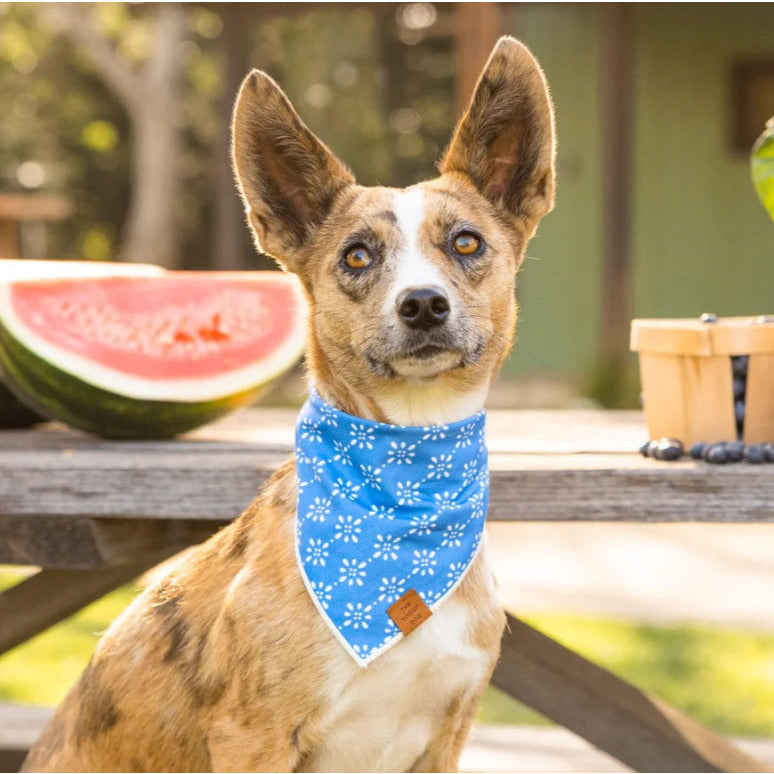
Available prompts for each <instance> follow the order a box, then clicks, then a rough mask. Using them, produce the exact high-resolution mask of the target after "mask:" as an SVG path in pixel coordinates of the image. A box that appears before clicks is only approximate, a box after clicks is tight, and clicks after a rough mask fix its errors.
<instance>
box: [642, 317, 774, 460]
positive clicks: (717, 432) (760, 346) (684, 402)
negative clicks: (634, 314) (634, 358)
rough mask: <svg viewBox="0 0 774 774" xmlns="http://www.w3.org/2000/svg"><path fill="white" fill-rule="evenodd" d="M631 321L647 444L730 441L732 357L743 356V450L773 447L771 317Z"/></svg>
mask: <svg viewBox="0 0 774 774" xmlns="http://www.w3.org/2000/svg"><path fill="white" fill-rule="evenodd" d="M716 319H717V321H716V322H702V321H701V320H698V319H676V320H633V321H632V330H631V349H632V351H634V352H637V353H638V354H639V360H640V378H641V380H642V400H643V409H644V411H645V422H646V424H647V426H648V433H649V436H650V438H662V437H666V438H677V439H679V440H681V441H682V442H683V444H685V445H686V446H688V445H691V444H694V443H696V442H697V441H707V442H709V443H711V442H715V441H735V440H737V423H736V419H735V415H734V391H733V377H732V369H731V364H732V361H731V358H732V357H733V356H738V355H749V363H748V366H747V384H746V393H745V398H744V400H745V417H744V435H743V438H742V440H744V442H745V443H746V444H754V443H763V442H765V441H774V317H768V316H765V317H764V316H761V317H725V318H716Z"/></svg>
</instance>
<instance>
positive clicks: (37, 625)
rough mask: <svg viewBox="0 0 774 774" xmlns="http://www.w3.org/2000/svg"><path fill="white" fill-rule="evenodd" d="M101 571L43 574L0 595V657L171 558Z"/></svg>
mask: <svg viewBox="0 0 774 774" xmlns="http://www.w3.org/2000/svg"><path fill="white" fill-rule="evenodd" d="M171 553H172V552H171V551H160V552H156V553H154V554H149V555H147V556H146V557H145V558H144V559H139V560H136V561H134V562H131V563H128V564H121V565H116V566H115V567H109V568H106V569H101V570H41V571H40V572H38V573H36V574H35V575H32V576H30V577H29V578H27V579H26V580H23V581H22V582H21V583H19V584H18V585H16V586H13V587H11V588H9V589H6V590H5V591H4V592H3V593H2V594H0V654H2V653H5V651H7V650H10V649H11V648H14V647H16V646H17V645H19V644H21V643H22V642H24V641H26V640H28V639H30V638H31V637H34V636H35V635H36V634H39V633H40V632H42V631H43V630H44V629H47V628H48V627H49V626H53V625H54V624H55V623H57V622H59V621H61V620H62V619H64V618H67V616H69V615H72V614H73V613H75V612H76V611H77V610H80V609H81V608H82V607H85V606H86V605H88V604H89V603H91V602H93V601H94V600H95V599H99V598H100V597H101V596H103V595H105V594H107V593H108V592H110V591H112V590H113V589H115V588H118V586H120V585H122V584H124V583H127V582H128V581H130V580H132V579H133V578H136V577H137V576H138V575H141V574H142V573H143V572H145V571H146V570H148V569H149V568H150V567H153V566H154V565H156V564H158V563H159V562H161V561H163V560H164V559H166V558H167V557H168V556H170V555H171Z"/></svg>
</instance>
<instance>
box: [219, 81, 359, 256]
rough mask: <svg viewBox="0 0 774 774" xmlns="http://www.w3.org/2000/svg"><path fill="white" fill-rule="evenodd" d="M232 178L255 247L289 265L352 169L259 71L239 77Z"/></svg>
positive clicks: (347, 182)
mask: <svg viewBox="0 0 774 774" xmlns="http://www.w3.org/2000/svg"><path fill="white" fill-rule="evenodd" d="M232 155H233V162H234V170H235V173H236V178H237V185H238V186H239V191H240V193H241V194H242V199H243V201H244V204H245V210H246V212H247V218H248V221H249V223H250V226H251V227H252V229H253V233H254V234H255V241H256V245H257V247H258V249H259V250H262V251H263V252H265V253H268V254H269V255H271V256H272V257H273V258H275V259H276V260H277V261H279V262H280V263H281V264H283V265H284V266H285V267H286V268H287V269H289V270H291V271H298V270H299V268H300V267H299V266H298V265H297V263H296V260H295V257H296V255H297V253H298V252H299V251H300V250H301V249H302V248H303V247H304V245H305V244H306V242H307V241H308V240H309V238H310V237H311V235H312V234H313V232H314V230H315V229H316V228H317V227H318V226H319V225H320V224H321V223H322V221H323V220H324V219H325V216H326V215H327V214H328V212H329V211H330V208H331V205H332V203H333V200H334V198H335V197H336V194H338V193H339V192H340V191H341V190H342V189H343V188H345V187H346V186H348V185H352V184H354V182H355V179H354V177H353V176H352V173H351V172H350V171H349V170H348V169H347V167H346V166H344V164H342V163H341V162H340V161H339V160H338V159H337V158H336V156H334V155H333V153H332V152H331V151H330V150H329V149H328V148H327V147H326V146H325V145H324V144H323V143H322V142H321V141H320V140H318V139H317V137H315V135H314V134H313V133H312V132H311V131H310V129H309V128H308V127H307V126H306V124H304V122H303V121H302V120H301V118H300V117H299V115H298V113H296V111H295V110H294V108H293V106H292V105H291V104H290V100H289V99H288V98H287V97H286V96H285V94H284V93H283V91H282V89H280V87H279V86H278V85H277V84H276V83H275V82H274V81H273V80H272V79H271V78H270V77H269V76H268V75H266V73H263V72H261V71H260V70H253V71H252V72H251V73H250V74H249V75H248V76H247V77H246V78H245V80H244V82H243V83H242V87H241V88H240V90H239V96H238V97H237V101H236V107H235V108H234V120H233V124H232Z"/></svg>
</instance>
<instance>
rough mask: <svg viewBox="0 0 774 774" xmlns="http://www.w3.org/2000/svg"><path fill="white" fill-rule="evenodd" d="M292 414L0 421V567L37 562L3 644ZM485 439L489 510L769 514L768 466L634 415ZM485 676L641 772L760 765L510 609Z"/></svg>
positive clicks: (550, 424)
mask: <svg viewBox="0 0 774 774" xmlns="http://www.w3.org/2000/svg"><path fill="white" fill-rule="evenodd" d="M294 422H295V411H278V410H266V409H248V410H245V411H241V412H237V413H236V414H233V415H232V416H230V417H228V418H227V419H225V420H223V421H222V422H219V423H216V424H213V425H210V426H208V427H206V428H202V429H201V430H199V431H197V432H194V433H190V434H188V435H187V436H185V437H184V438H182V439H179V440H174V441H157V442H114V441H100V440H98V439H94V438H91V437H88V436H86V435H83V434H81V433H77V432H75V431H71V430H68V429H66V428H63V427H61V426H59V425H55V424H50V425H43V426H41V427H40V428H39V429H35V430H27V431H2V432H0V563H16V564H30V565H37V566H39V567H41V568H42V569H41V570H40V571H39V572H38V573H37V574H35V575H32V576H31V577H29V578H28V579H26V580H25V581H23V582H22V583H20V584H19V585H18V586H15V587H13V588H11V589H8V590H7V591H5V592H4V593H3V594H2V595H0V653H2V652H4V651H5V650H8V649H9V648H12V647H14V646H15V645H17V644H19V643H21V642H23V641H25V640H27V639H29V638H30V637H32V636H34V635H35V634H37V633H38V632H40V631H42V630H43V629H45V628H47V627H48V626H51V625H52V624H53V623H56V622H57V621H59V620H62V619H63V618H64V617H66V616H68V615H70V614H72V613H73V612H75V611H76V610H78V609H80V608H81V607H83V606H84V605H86V604H88V603H89V602H91V601H93V600H94V599H97V598H99V597H100V596H102V595H103V594H105V593H107V592H108V591H110V590H111V589H113V588H115V587H117V586H119V585H121V584H122V583H125V582H127V581H129V580H131V579H132V578H135V577H136V576H137V575H139V574H140V573H142V572H143V571H144V570H146V569H148V568H149V567H151V566H153V565H154V564H156V563H157V562H159V561H161V560H162V559H163V558H165V557H167V556H169V555H171V554H172V553H174V552H176V551H178V550H179V549H181V548H183V547H185V546H186V545H189V544H191V543H194V542H198V541H200V540H202V539H204V538H205V537H207V536H208V535H209V534H211V533H212V532H213V531H214V530H216V529H218V528H219V527H220V526H221V525H223V524H226V523H228V522H229V521H230V520H231V519H233V518H234V517H236V516H237V515H238V514H239V513H240V512H241V511H242V509H243V508H244V507H245V506H246V505H247V504H248V503H249V502H250V500H251V499H252V498H253V497H254V496H255V494H256V492H257V491H258V490H259V488H260V487H261V485H262V484H263V482H264V481H265V480H266V478H267V477H268V476H269V475H270V474H271V473H272V472H273V471H274V470H275V469H276V467H277V466H278V465H279V464H280V463H281V462H283V461H284V460H285V459H287V457H288V456H289V454H290V453H291V449H292V435H293V426H294ZM488 435H489V445H490V467H491V471H492V487H491V503H490V513H489V518H490V519H494V520H505V521H514V520H517V521H557V522H566V521H579V520H584V521H651V522H680V521H703V522H717V523H721V522H729V521H734V522H771V521H774V467H772V466H763V465H761V466H754V465H742V464H740V465H729V466H725V467H718V466H714V467H711V466H708V465H706V464H704V463H696V462H693V461H682V462H678V463H671V464H667V463H657V462H654V461H652V460H645V459H643V458H642V457H640V456H639V455H638V454H637V453H636V449H637V447H638V446H639V444H640V442H641V441H642V440H643V439H644V438H645V430H644V426H643V424H642V418H641V415H640V414H639V413H638V412H601V411H564V412H556V411H492V412H490V413H489V419H488ZM557 528H561V527H560V526H559V525H557ZM493 683H494V684H495V685H497V686H498V687H500V688H502V689H503V690H505V691H507V692H508V693H509V694H510V695H512V696H514V697H515V698H517V699H518V700H520V701H522V702H523V703H524V704H526V705H528V706H530V707H532V708H533V709H535V710H537V711H538V712H541V713H542V714H544V715H546V716H547V717H549V718H551V719H552V720H554V721H556V722H558V723H560V724H562V725H564V726H566V727H567V728H568V729H570V730H572V731H574V732H575V733H577V734H579V735H580V736H582V737H583V738H585V739H587V740H588V741H590V742H591V743H592V744H594V745H596V746H597V747H599V748H600V749H602V750H604V751H605V752H607V753H609V754H610V755H612V756H614V757H615V758H617V759H619V760H620V761H622V762H623V763H625V764H627V765H628V766H630V767H632V768H634V769H637V770H643V771H763V770H765V767H764V766H763V764H761V763H760V762H759V761H756V760H755V759H754V758H752V757H750V756H749V755H746V754H745V753H743V752H741V751H739V750H738V749H736V748H735V747H734V746H732V745H731V744H730V743H729V742H727V741H726V740H725V739H724V738H722V737H720V736H718V735H716V734H714V733H712V732H711V731H709V730H708V729H706V728H704V727H702V726H700V725H699V724H697V723H695V722H694V721H693V720H691V719H690V718H688V717H686V716H685V715H684V714H683V713H681V712H679V711H678V710H676V709H674V708H673V707H670V706H669V705H667V704H665V703H664V702H662V701H661V700H660V699H658V698H657V697H655V696H651V695H649V694H647V693H645V692H643V691H641V690H640V689H638V688H636V687H635V686H632V685H630V684H628V683H626V682H624V681H623V680H621V679H619V678H618V677H616V676H615V675H613V674H611V673H610V672H608V671H607V670H604V669H602V668H601V667H599V666H597V665H595V664H592V663H590V662H589V661H587V660H586V659H584V658H582V657H581V656H579V655H577V654H576V653H574V652H572V651H570V650H569V649H567V648H565V647H563V646H562V645H559V644H558V643H557V642H555V641H554V640H552V639H550V638H548V637H546V636H545V635H543V634H541V633H540V632H538V631H536V630H535V629H533V628H532V627H530V626H528V625H527V624H526V623H524V622H523V621H520V620H519V619H518V618H515V617H513V616H509V628H508V631H507V633H506V636H505V639H504V641H503V652H502V658H501V660H500V663H499V665H498V667H497V670H496V671H495V674H494V677H493ZM720 700H721V699H720V698H719V701H720Z"/></svg>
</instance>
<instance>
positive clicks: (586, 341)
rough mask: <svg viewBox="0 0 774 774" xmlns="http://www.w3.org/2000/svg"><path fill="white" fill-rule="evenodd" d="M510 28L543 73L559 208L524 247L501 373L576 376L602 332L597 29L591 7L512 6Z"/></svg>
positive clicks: (544, 221) (507, 21)
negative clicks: (513, 338)
mask: <svg viewBox="0 0 774 774" xmlns="http://www.w3.org/2000/svg"><path fill="white" fill-rule="evenodd" d="M505 15H506V25H505V26H506V31H507V32H510V33H512V34H513V35H515V36H516V37H518V38H520V39H521V40H522V41H524V42H525V43H526V44H527V45H528V46H529V47H530V49H531V50H532V52H533V53H534V54H535V56H537V58H538V59H539V61H540V62H541V64H542V66H543V69H544V70H545V73H546V77H547V79H548V82H549V86H550V88H551V93H552V95H553V99H554V103H555V108H556V124H557V135H558V138H559V142H558V151H557V159H558V187H557V197H556V207H555V208H554V211H553V212H551V213H550V214H549V215H548V216H546V218H545V219H544V220H543V222H542V224H541V225H540V228H539V230H538V233H537V235H536V236H535V238H534V239H533V240H532V242H530V244H529V245H528V247H527V258H526V260H525V261H524V265H523V267H522V270H521V275H520V277H519V282H518V297H519V304H520V309H521V312H520V320H519V327H518V329H517V336H518V340H517V346H516V349H515V351H514V353H513V354H512V355H511V357H510V359H509V361H508V363H507V366H506V368H507V370H508V371H510V372H511V373H516V372H525V371H526V372H530V373H534V372H541V373H558V374H560V375H563V376H567V375H570V376H573V375H578V374H582V373H583V372H584V371H585V370H586V369H587V368H588V367H589V363H590V362H592V361H593V359H594V353H595V352H596V346H597V345H596V342H597V339H598V336H599V331H598V329H599V319H598V318H599V315H598V309H599V305H600V283H599V271H600V260H601V253H600V232H599V206H600V182H599V180H600V177H599V148H598V146H599V142H598V121H597V114H598V112H599V108H598V102H599V95H598V89H597V57H596V51H597V25H596V12H595V11H594V9H593V7H590V6H583V5H538V4H535V5H517V6H510V7H509V8H508V9H507V10H506V11H505Z"/></svg>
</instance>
